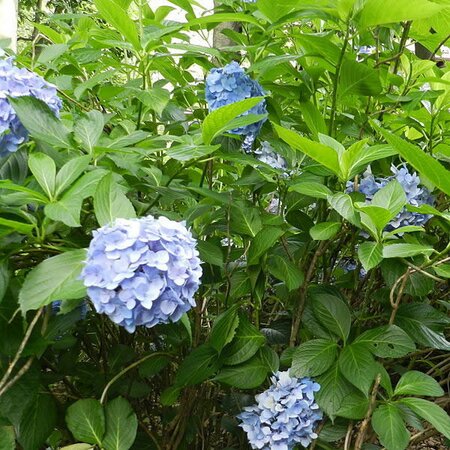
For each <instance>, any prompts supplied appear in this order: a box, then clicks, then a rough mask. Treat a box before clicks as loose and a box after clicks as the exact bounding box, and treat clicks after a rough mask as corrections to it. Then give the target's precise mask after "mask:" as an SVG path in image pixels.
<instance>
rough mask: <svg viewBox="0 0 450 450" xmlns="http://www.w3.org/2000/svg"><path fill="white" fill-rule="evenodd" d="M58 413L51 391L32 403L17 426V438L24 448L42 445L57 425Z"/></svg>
mask: <svg viewBox="0 0 450 450" xmlns="http://www.w3.org/2000/svg"><path fill="white" fill-rule="evenodd" d="M57 414H58V413H57V409H56V405H55V401H54V400H53V397H52V396H51V394H50V393H44V394H40V395H38V396H37V397H36V399H35V400H34V401H33V402H31V403H30V405H29V406H28V407H27V408H26V409H25V411H24V413H23V415H22V417H21V419H20V423H19V426H18V427H17V440H18V441H19V443H20V445H21V446H22V448H23V450H36V449H38V448H41V447H42V445H43V444H44V443H45V441H46V440H47V438H48V437H49V436H50V434H51V433H52V432H53V429H54V428H55V426H56V422H57Z"/></svg>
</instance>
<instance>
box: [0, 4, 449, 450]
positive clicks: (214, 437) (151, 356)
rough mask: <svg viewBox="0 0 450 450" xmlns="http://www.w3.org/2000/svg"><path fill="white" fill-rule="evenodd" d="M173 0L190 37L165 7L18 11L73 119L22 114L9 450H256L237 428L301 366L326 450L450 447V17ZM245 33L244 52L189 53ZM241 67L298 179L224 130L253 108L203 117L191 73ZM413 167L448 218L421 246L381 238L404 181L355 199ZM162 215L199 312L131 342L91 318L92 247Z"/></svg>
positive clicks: (422, 8)
mask: <svg viewBox="0 0 450 450" xmlns="http://www.w3.org/2000/svg"><path fill="white" fill-rule="evenodd" d="M171 3H172V4H173V5H174V7H175V6H177V7H180V8H182V9H183V11H185V13H186V22H183V23H178V22H174V21H170V20H167V15H168V13H169V12H170V11H171V10H172V7H170V6H169V7H167V6H163V7H159V8H153V7H152V2H151V1H150V2H149V4H147V3H146V2H142V1H138V0H136V1H128V0H108V1H107V0H95V1H94V2H93V3H90V2H84V3H83V4H81V5H78V2H77V4H69V3H67V2H66V3H64V2H61V3H58V4H56V2H53V3H51V4H50V5H49V6H50V7H52V8H56V11H55V14H52V15H48V16H45V15H41V14H37V15H35V16H34V14H35V11H34V9H33V5H29V6H28V4H27V3H26V2H24V3H23V9H22V12H23V14H24V15H23V17H22V20H26V17H25V16H27V17H28V18H30V17H31V18H33V16H34V17H35V18H37V19H39V21H38V22H35V23H33V24H32V25H31V24H29V27H30V28H29V29H28V31H29V33H28V32H27V33H25V34H24V35H23V36H22V37H23V38H24V39H23V40H22V41H21V48H22V51H21V53H20V54H19V55H18V56H17V64H18V65H21V66H24V67H28V68H30V69H32V70H34V71H36V72H38V73H40V74H42V75H43V76H45V78H46V79H47V80H49V81H50V82H52V83H54V84H56V86H57V87H58V90H59V94H60V96H61V98H62V99H63V100H64V105H65V106H64V110H63V112H62V116H61V120H58V119H56V118H55V117H54V116H53V115H52V114H51V112H50V111H49V110H48V108H47V107H46V106H45V105H43V104H42V103H40V102H39V101H36V100H33V99H32V98H27V97H23V98H19V99H15V100H14V101H13V105H14V108H15V110H16V112H17V114H18V115H19V117H20V119H21V121H22V122H23V124H24V125H25V127H26V128H27V129H28V130H29V132H30V134H31V136H32V139H31V140H30V142H29V143H28V144H26V145H24V146H23V147H22V148H21V149H20V150H19V151H18V152H17V153H15V154H13V155H11V156H10V157H8V158H4V159H2V160H0V189H1V198H0V241H1V254H0V257H1V262H0V375H1V376H0V449H1V450H12V449H14V448H16V446H17V448H23V449H25V450H38V449H41V448H45V447H46V446H49V447H50V448H52V449H56V448H60V447H64V448H66V449H67V450H69V449H72V450H85V449H89V448H93V447H94V446H96V448H104V449H105V450H112V449H123V450H126V449H129V448H133V449H163V448H164V449H193V448H196V449H197V448H198V449H200V448H206V449H208V448H216V449H219V448H220V449H224V448H228V449H239V448H242V449H243V448H248V447H247V443H246V438H245V435H244V434H243V432H242V431H241V430H240V429H239V428H238V426H237V425H238V423H237V421H236V419H235V415H236V414H237V413H238V412H239V411H240V410H241V409H242V407H243V406H244V405H247V404H251V403H252V402H253V395H254V394H255V393H258V392H261V391H262V390H263V389H265V387H266V386H267V382H268V376H269V375H270V374H271V373H272V372H274V371H276V370H278V368H281V369H283V370H286V369H287V368H289V367H292V373H293V374H294V375H296V376H311V377H313V378H314V379H316V380H317V381H318V382H319V383H320V384H321V386H322V388H321V390H320V392H319V393H318V395H317V401H318V403H319V405H320V406H321V408H322V409H323V411H324V412H325V419H324V421H323V423H322V424H321V426H320V430H319V439H318V441H317V442H316V443H315V444H313V445H314V446H315V447H316V448H320V449H337V448H344V441H345V440H346V439H347V440H348V439H350V440H351V442H352V445H353V446H354V448H356V449H361V448H362V446H363V445H365V447H363V448H367V449H369V448H370V449H372V448H386V449H388V450H401V449H405V448H410V446H411V445H413V444H414V442H416V441H418V440H419V439H420V437H421V436H423V435H424V434H425V433H428V431H427V430H428V427H432V428H433V429H434V430H435V432H436V433H439V435H440V436H441V437H442V439H443V440H444V439H445V438H447V439H449V438H450V419H449V417H448V415H447V413H446V412H445V410H448V407H449V401H448V386H449V370H450V359H449V356H448V355H449V354H448V351H449V349H450V342H449V341H448V340H447V337H448V328H449V322H450V319H449V316H448V310H449V307H450V303H449V282H448V279H449V277H450V257H449V253H450V243H449V231H450V225H449V221H450V212H449V195H450V177H449V175H450V172H449V170H448V166H449V161H450V136H449V134H450V132H449V129H450V128H449V122H450V113H449V108H450V72H449V69H448V63H446V62H445V61H443V58H442V57H441V46H442V45H443V44H445V42H446V41H447V40H448V38H449V36H448V31H449V29H450V2H449V1H448V0H436V1H429V0H408V1H406V0H405V1H403V0H396V1H395V2H390V4H389V6H388V7H387V6H386V2H383V1H381V0H358V1H353V0H340V1H333V0H320V1H314V2H306V1H299V0H283V1H282V2H280V4H278V5H277V6H276V7H274V5H273V0H258V1H257V3H256V4H245V3H242V2H234V1H231V0H226V1H225V0H224V1H223V2H222V3H221V4H220V5H218V6H217V8H216V10H215V11H214V13H212V12H211V11H209V12H205V14H202V15H198V16H196V15H195V14H194V11H193V9H192V4H193V2H190V1H189V0H173V1H172V2H171ZM229 21H232V22H239V23H241V25H242V33H238V32H236V31H233V30H228V31H225V33H226V34H227V36H228V37H229V38H230V39H231V42H232V43H233V45H232V46H230V47H226V48H221V49H217V48H211V47H201V46H193V45H191V44H190V41H189V36H188V35H187V32H188V31H193V32H197V33H204V32H206V31H209V30H212V29H214V27H216V26H217V24H221V23H223V22H229ZM33 29H34V31H32V30H33ZM430 30H432V32H430ZM30 36H32V37H31V38H30ZM413 42H418V43H420V44H421V45H422V47H423V48H425V49H426V50H427V51H425V58H426V59H421V58H423V57H424V55H423V52H422V53H421V54H420V55H421V57H418V56H417V55H416V54H415V53H414V52H412V51H411V50H410V49H409V47H410V44H411V43H413ZM363 45H364V46H369V45H370V46H373V47H375V51H374V53H373V54H372V55H363V56H362V57H361V56H357V52H358V49H359V48H360V47H361V46H363ZM417 53H418V54H419V52H417ZM357 57H358V60H357ZM233 59H239V61H240V62H242V63H243V65H245V66H246V67H248V73H249V74H250V75H251V76H252V77H253V78H255V79H258V81H259V82H260V83H261V84H262V86H263V87H264V89H265V90H266V92H267V97H266V101H267V104H268V119H269V120H268V121H267V122H266V124H265V125H264V127H263V129H262V132H261V136H260V140H261V141H262V140H267V141H269V142H270V143H271V144H272V145H273V147H274V148H275V149H276V150H277V151H278V152H279V153H280V154H282V155H283V156H284V157H285V158H286V159H287V161H288V164H289V173H288V176H287V177H286V176H283V174H282V173H281V172H279V171H278V170H276V169H273V168H272V167H270V166H268V165H267V164H262V163H260V162H259V161H258V160H257V159H256V158H255V157H254V156H252V155H245V154H244V153H243V152H242V151H241V150H240V144H241V142H240V141H239V139H238V138H236V136H233V135H230V134H227V130H229V129H231V128H233V126H232V124H231V122H232V121H233V120H235V119H236V117H237V116H239V114H241V113H242V112H243V111H246V110H248V109H250V108H251V107H252V106H253V104H254V102H255V101H254V100H245V101H243V102H241V103H239V104H234V105H232V106H231V107H225V108H223V109H219V110H217V111H215V112H213V113H211V114H208V112H207V107H206V104H205V100H204V79H203V78H198V77H196V75H193V73H194V74H196V73H199V72H200V73H203V74H206V73H207V71H209V70H210V69H211V68H212V67H215V66H222V65H224V64H226V63H228V62H230V61H231V60H233ZM194 67H195V68H196V69H195V71H193V68H194ZM425 83H428V84H429V86H430V89H429V90H423V89H421V88H422V87H423V85H424V84H425ZM257 101H258V100H257ZM257 101H256V102H257ZM426 102H427V103H426ZM424 105H425V106H427V107H425V106H424ZM250 120H255V118H250ZM401 162H406V163H407V164H408V165H409V167H410V168H411V169H414V170H416V171H417V172H418V173H419V175H420V177H421V180H422V182H423V183H424V184H425V185H426V186H427V187H428V188H429V189H430V190H433V194H434V197H435V204H434V207H432V206H424V207H422V209H420V210H419V211H420V212H423V213H426V214H430V215H431V216H432V218H431V220H430V221H429V222H427V224H426V226H425V227H407V228H405V229H402V230H400V231H396V232H386V231H385V226H386V224H387V223H388V222H389V221H390V220H391V219H392V218H393V217H395V216H396V214H397V213H398V211H399V210H400V209H401V208H403V206H404V205H405V202H406V199H405V198H404V193H403V191H402V189H401V188H400V187H399V185H398V184H396V183H393V184H390V185H389V187H386V188H385V189H383V190H382V191H380V194H379V196H378V197H377V201H376V204H375V202H374V203H373V204H372V205H371V206H368V205H365V204H363V203H361V201H362V200H363V198H362V196H361V195H358V194H352V195H349V194H346V193H345V183H346V182H347V181H348V180H354V182H355V183H356V184H357V183H358V180H359V177H360V175H361V174H362V172H364V170H365V169H366V168H367V166H368V165H369V164H370V165H371V167H372V171H373V172H374V173H377V174H380V175H383V174H384V175H385V176H386V175H389V173H390V172H389V168H390V165H391V164H392V163H393V164H395V165H398V164H400V163H401ZM274 199H279V203H278V206H277V208H276V211H274V210H273V209H271V208H270V205H271V202H272V201H273V200H274ZM147 214H153V215H165V216H167V217H169V218H171V219H174V220H186V222H187V224H188V225H189V226H190V227H191V228H192V230H193V232H194V234H195V235H196V236H197V237H198V240H199V245H198V248H199V251H200V255H201V259H202V261H204V265H203V270H204V275H203V279H202V286H201V289H200V291H199V292H198V294H197V307H196V308H195V309H194V310H193V311H191V312H190V313H189V314H188V315H187V316H184V317H183V319H182V320H181V321H180V322H179V323H176V324H170V325H165V326H158V327H155V328H152V329H143V330H138V331H137V332H136V333H134V334H132V335H130V334H128V333H127V332H125V331H124V330H123V329H120V328H118V327H116V326H115V325H114V324H113V323H112V322H110V321H109V320H108V319H107V318H105V317H103V316H99V315H96V314H95V312H94V311H90V312H89V314H88V316H87V318H86V319H85V320H80V310H79V305H80V304H81V303H82V302H83V299H84V297H85V289H84V287H83V285H82V283H81V281H80V280H79V279H78V277H79V274H80V270H81V267H82V264H83V260H84V257H85V250H84V249H85V248H86V247H87V246H88V245H89V241H90V238H91V234H92V230H94V229H96V228H98V227H99V226H100V225H103V224H105V223H109V222H110V221H111V220H113V219H114V218H116V217H135V216H138V217H140V216H143V215H147ZM346 261H355V262H356V264H357V269H356V270H354V271H351V272H346V271H344V270H343V268H342V264H343V263H345V262H346ZM361 268H364V269H365V270H366V273H365V274H363V275H362V276H360V269H361ZM55 300H63V303H62V309H61V312H60V313H59V314H57V315H52V313H51V303H52V302H53V301H55ZM423 421H426V423H428V424H429V425H427V424H426V423H424V422H423ZM407 427H408V428H407ZM411 430H414V431H413V432H411ZM446 442H447V443H448V441H446ZM352 448H353V447H352Z"/></svg>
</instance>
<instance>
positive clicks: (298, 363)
mask: <svg viewBox="0 0 450 450" xmlns="http://www.w3.org/2000/svg"><path fill="white" fill-rule="evenodd" d="M337 355H338V345H337V344H336V342H333V341H329V340H327V339H313V340H311V341H308V342H305V343H304V344H301V345H300V346H299V347H298V348H297V349H296V350H295V353H294V356H293V358H292V368H291V374H292V375H293V376H296V377H305V376H311V377H315V376H317V375H322V374H323V373H324V372H325V371H327V370H328V369H329V368H330V366H331V365H332V364H333V363H334V361H335V360H336V358H337Z"/></svg>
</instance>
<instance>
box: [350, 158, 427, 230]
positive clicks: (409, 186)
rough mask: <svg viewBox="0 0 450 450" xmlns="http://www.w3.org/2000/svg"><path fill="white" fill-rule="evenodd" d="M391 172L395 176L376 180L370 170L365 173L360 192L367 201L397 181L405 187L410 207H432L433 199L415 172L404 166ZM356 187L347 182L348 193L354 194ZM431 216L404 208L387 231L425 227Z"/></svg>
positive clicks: (394, 168) (360, 184)
mask: <svg viewBox="0 0 450 450" xmlns="http://www.w3.org/2000/svg"><path fill="white" fill-rule="evenodd" d="M391 171H392V173H393V174H394V175H392V176H390V177H386V178H375V177H374V176H373V174H372V172H371V170H370V168H369V169H367V170H366V171H365V172H364V175H363V178H362V179H361V180H360V182H359V186H358V191H359V192H361V193H362V194H364V195H365V196H366V201H367V202H369V201H370V200H372V198H373V196H374V195H375V193H377V192H378V191H379V190H380V189H381V188H383V187H384V186H386V185H387V184H388V183H389V182H390V181H392V180H397V181H398V182H399V183H400V184H401V185H402V187H403V190H404V191H405V195H406V201H407V203H408V204H409V205H412V206H420V205H423V204H427V205H432V204H433V197H432V195H431V194H430V192H429V191H428V189H427V188H426V187H424V186H419V185H420V178H419V177H418V175H417V174H416V172H413V173H412V174H411V173H410V172H409V171H408V169H407V167H406V166H405V165H403V166H402V167H401V168H400V169H397V168H396V167H394V166H392V167H391ZM354 190H355V185H354V183H353V182H352V181H347V192H353V191H354ZM430 217H431V216H430V215H428V214H421V213H417V212H410V211H407V210H406V208H403V209H402V210H401V211H400V212H399V213H398V214H397V216H396V217H395V218H394V219H393V220H391V222H389V224H388V226H387V229H389V230H393V229H397V228H400V227H404V226H407V225H418V226H421V225H424V224H425V223H426V222H427V221H428V220H429V219H430Z"/></svg>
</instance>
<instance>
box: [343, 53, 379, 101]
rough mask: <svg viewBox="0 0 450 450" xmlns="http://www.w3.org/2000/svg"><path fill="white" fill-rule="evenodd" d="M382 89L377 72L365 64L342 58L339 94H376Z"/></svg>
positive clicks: (345, 95)
mask: <svg viewBox="0 0 450 450" xmlns="http://www.w3.org/2000/svg"><path fill="white" fill-rule="evenodd" d="M381 90H382V87H381V82H380V76H379V72H378V71H377V70H374V69H372V68H371V67H369V66H367V65H366V64H361V63H359V62H357V61H353V60H351V59H344V61H343V63H342V67H341V72H340V76H339V91H338V92H339V95H340V96H341V97H342V98H345V97H347V96H349V95H365V96H371V95H378V94H380V92H381Z"/></svg>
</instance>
